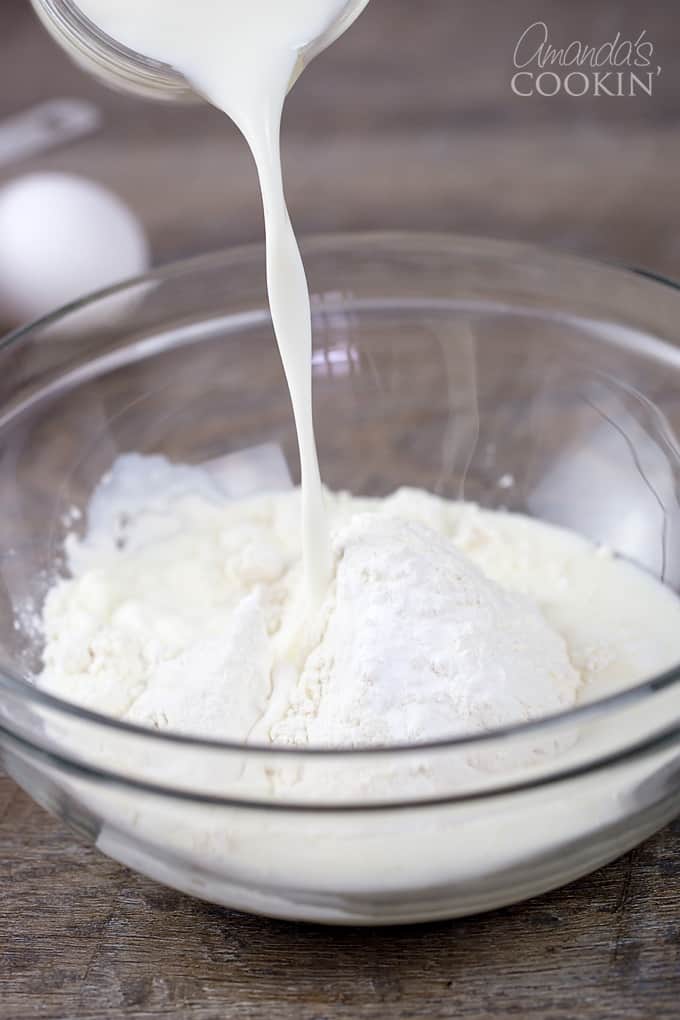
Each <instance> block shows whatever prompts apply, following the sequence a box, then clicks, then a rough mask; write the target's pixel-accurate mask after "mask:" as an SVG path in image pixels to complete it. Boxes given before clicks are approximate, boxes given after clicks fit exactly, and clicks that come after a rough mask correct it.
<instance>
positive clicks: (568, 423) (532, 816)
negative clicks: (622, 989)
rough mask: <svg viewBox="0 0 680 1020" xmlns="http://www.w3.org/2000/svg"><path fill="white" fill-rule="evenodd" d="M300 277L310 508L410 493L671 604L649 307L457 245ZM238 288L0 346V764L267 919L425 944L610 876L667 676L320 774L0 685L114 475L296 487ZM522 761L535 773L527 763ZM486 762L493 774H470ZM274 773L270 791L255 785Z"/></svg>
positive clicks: (377, 250) (249, 299)
mask: <svg viewBox="0 0 680 1020" xmlns="http://www.w3.org/2000/svg"><path fill="white" fill-rule="evenodd" d="M305 255H306V264H307V268H308V273H309V280H310V285H311V289H312V292H313V295H314V298H313V305H314V335H315V341H314V343H315V346H314V377H315V395H316V409H317V422H318V436H319V448H320V456H321V464H322V466H323V473H324V476H325V480H326V482H327V483H328V484H329V485H330V486H331V487H334V488H348V489H351V490H352V491H354V492H355V493H360V494H369V495H370V494H374V495H375V494H383V493H387V492H390V491H391V490H393V489H394V488H396V487H397V486H399V485H403V484H411V485H417V486H424V487H426V488H428V489H431V490H433V491H435V492H439V493H442V494H443V495H445V496H449V497H454V498H455V497H459V496H461V495H464V496H465V497H466V498H467V499H471V500H476V501H478V502H480V503H481V504H483V505H485V506H488V507H499V506H505V507H509V508H510V509H512V510H519V511H523V512H525V513H528V514H530V515H535V516H536V517H539V518H543V519H545V520H547V521H551V522H554V523H557V524H560V525H565V526H568V527H571V528H574V529H576V530H578V531H580V532H582V533H583V534H585V535H587V536H589V537H590V538H592V539H593V540H595V541H597V542H604V543H606V544H607V545H609V546H611V547H613V548H614V549H615V550H616V551H617V552H618V553H619V554H620V555H622V556H625V557H628V558H630V559H631V560H634V561H635V562H637V563H638V564H639V565H640V566H641V567H642V568H644V569H646V570H648V571H651V572H652V573H653V574H655V575H656V576H658V577H659V578H661V579H662V580H663V581H665V583H666V584H668V585H669V586H671V587H672V588H675V589H676V590H677V588H678V585H679V582H680V540H679V536H680V514H679V511H678V491H679V490H678V485H679V482H680V471H679V468H680V455H679V453H678V446H677V444H676V441H675V439H674V431H673V429H674V426H675V427H677V426H678V424H680V351H679V350H678V346H677V338H678V334H679V332H680V326H679V325H678V323H680V295H678V292H677V290H676V289H675V287H674V286H672V285H671V284H668V283H665V282H663V281H660V280H655V279H652V278H650V277H648V276H645V275H643V274H639V273H636V272H633V271H629V270H626V269H623V268H613V267H610V266H606V265H600V264H597V263H594V262H588V261H584V260H581V259H577V258H572V257H568V256H560V255H555V254H550V253H547V252H545V251H541V250H540V249H536V248H529V247H522V246H519V245H514V244H510V243H501V242H494V241H480V240H469V239H462V238H449V237H436V236H432V237H427V236H408V235H379V236H347V237H336V238H321V239H316V240H312V241H310V242H309V243H308V244H306V245H305ZM263 281H264V257H263V252H262V249H261V248H259V247H255V248H245V249H241V250H238V251H232V252H227V253H224V254H218V255H211V256H207V257H204V258H199V259H195V260H193V261H189V262H185V263H182V264H179V265H175V266H171V267H169V268H167V269H163V270H160V271H158V272H156V273H152V274H151V275H149V276H147V277H144V278H143V279H140V280H137V281H133V282H132V283H129V284H127V285H125V286H122V287H118V288H114V289H112V290H109V291H106V292H104V293H102V294H99V295H97V296H95V297H93V298H91V299H88V300H86V301H83V302H80V303H78V304H74V305H71V306H70V307H68V308H66V309H64V310H62V311H61V312H59V313H57V314H56V315H54V316H51V317H50V318H48V319H45V320H43V321H42V322H39V323H37V324H36V325H33V326H30V327H28V328H27V329H25V330H23V331H21V332H19V333H16V334H14V335H13V336H11V337H9V338H8V339H7V340H6V341H5V342H4V344H3V345H2V348H1V349H0V368H1V371H0V492H2V508H3V512H2V522H3V527H2V533H1V537H0V600H1V603H2V611H1V614H0V627H1V632H0V656H1V657H0V744H1V746H2V755H3V760H4V764H5V767H6V768H7V770H8V771H9V773H10V774H11V775H12V776H13V777H14V778H15V779H16V780H17V782H18V783H20V784H21V785H22V786H23V787H24V788H25V789H26V790H28V791H29V792H30V794H31V795H32V796H33V797H34V798H35V799H36V800H37V801H38V802H39V803H41V804H43V805H44V806H45V807H46V808H47V809H48V810H50V811H52V812H54V813H55V814H57V815H59V816H60V817H61V818H63V819H64V820H66V821H67V822H68V823H69V824H71V825H72V826H73V827H75V828H76V829H77V830H78V831H79V832H81V833H82V834H83V835H85V836H87V837H88V838H90V839H92V840H94V841H96V843H97V845H98V846H99V847H100V848H101V850H102V851H104V852H105V853H107V854H110V855H111V856H112V857H115V858H117V859H118V860H120V861H123V862H125V863H126V864H128V865H130V866H131V867H133V868H137V869H139V870H140V871H142V872H145V873H146V874H148V875H151V876H153V877H155V878H157V879H158V880H160V881H162V882H165V883H167V884H169V885H172V886H175V887H176V888H178V889H181V890H185V891H186V892H188V893H191V894H194V895H197V896H201V897H204V898H206V899H209V900H212V901H214V902H216V903H222V904H226V905H228V906H231V907H236V908H240V909H244V910H249V911H257V912H262V913H265V914H270V915H277V916H281V917H289V918H301V919H308V920H320V921H326V922H333V923H390V922H405V921H418V920H424V919H428V918H437V917H451V916H454V915H459V914H465V913H470V912H474V911H479V910H484V909H488V908H490V907H495V906H498V905H501V904H505V903H509V902H511V901H515V900H519V899H521V898H524V897H527V896H530V895H533V894H535V893H539V892H541V891H543V890H546V889H549V888H551V887H554V886H557V885H559V884H561V883H564V882H567V881H569V880H570V879H573V878H576V877H577V876H579V875H582V874H584V873H585V872H587V871H590V870H592V869H593V868H596V867H598V866H599V865H601V864H603V863H605V862H606V861H608V860H610V859H611V858H613V857H616V856H617V855H618V854H621V853H623V852H624V851H625V850H627V849H628V848H630V847H632V846H633V845H634V844H636V843H638V842H639V841H640V840H642V839H644V838H645V837H646V836H647V835H649V834H650V833H651V832H652V831H653V830H655V829H657V828H658V827H659V826H661V825H663V824H664V823H665V822H666V821H667V820H669V819H670V818H671V817H672V816H673V815H674V814H676V813H677V811H678V807H679V806H680V725H679V718H680V687H679V682H678V677H679V673H678V671H677V670H674V671H672V672H670V673H668V674H667V675H664V676H657V677H650V678H649V679H648V680H647V681H646V682H644V683H641V684H640V685H639V686H637V687H635V688H633V689H631V690H628V691H625V692H623V693H618V694H613V695H610V696H608V697H607V698H605V699H603V700H600V701H598V702H595V703H592V704H587V705H583V706H581V707H580V708H578V709H577V710H575V711H572V712H569V713H566V714H564V715H562V716H558V717H554V718H551V719H548V720H545V721H540V722H537V723H532V724H529V725H525V726H518V727H515V728H512V729H509V730H506V731H501V732H492V733H489V734H487V735H486V736H483V737H478V738H474V739H472V738H468V739H460V738H458V739H457V738H456V737H455V735H452V739H451V740H448V741H443V742H440V743H437V744H432V745H428V746H419V747H400V748H391V749H374V750H365V751H361V750H358V751H345V752H337V751H335V752H334V751H324V750H323V749H320V750H318V751H298V750H281V749H278V750H277V749H273V748H271V747H247V748H246V747H243V746H234V745H229V744H225V743H215V742H213V743H210V742H206V741H203V740H200V739H192V738H189V737H185V736H178V735H172V734H167V733H163V734H161V733H159V732H157V731H152V730H144V729H138V728H135V727H134V726H130V725H123V724H121V723H118V722H115V721H113V720H111V719H107V718H104V717H102V716H98V715H96V714H94V713H92V712H88V711H83V710H80V709H78V708H75V707H73V706H71V705H69V704H66V703H64V702H61V701H59V700H57V699H55V698H53V697H49V696H47V695H46V694H43V693H41V692H40V691H39V690H37V689H36V688H35V687H33V686H32V685H31V683H30V682H29V679H27V678H29V677H30V672H31V670H32V669H35V667H36V666H37V664H38V662H39V658H40V635H39V632H38V631H37V630H36V629H35V628H34V626H33V622H34V610H35V607H36V606H39V604H40V602H41V599H42V597H43V595H44V592H45V590H46V587H47V585H48V584H49V583H50V579H51V578H52V577H53V576H54V574H55V572H56V571H58V570H59V569H60V553H61V544H62V540H63V537H64V534H65V532H66V530H67V528H68V527H69V526H72V522H73V513H72V508H73V507H76V508H82V507H84V506H85V504H86V502H87V500H88V497H89V495H90V493H91V492H92V489H93V487H94V485H95V484H96V482H97V481H98V480H99V478H100V477H101V475H102V474H103V473H104V472H105V471H106V470H107V469H108V468H109V466H110V465H111V462H112V461H113V459H114V458H115V457H116V456H117V454H119V453H120V452H123V451H128V450H139V451H142V452H145V453H152V452H161V453H163V454H166V455H167V456H168V457H170V458H172V459H174V460H179V461H187V462H190V463H203V462H205V461H211V460H213V459H214V458H219V457H222V456H223V455H224V454H229V453H234V452H236V451H243V450H252V449H259V448H261V447H262V446H263V445H264V444H269V446H268V447H267V449H270V450H271V449H274V448H278V450H279V451H280V452H281V454H282V456H283V457H284V458H285V460H286V461H287V464H288V466H289V469H290V472H291V474H292V475H293V476H294V477H295V476H297V470H298V468H297V455H296V444H295V435H294V431H293V425H292V419H291V412H290V406H289V400H288V395H287V390H286V387H285V384H284V379H283V374H282V370H281V365H280V362H279V358H278V354H277V351H276V347H275V344H274V339H273V336H272V329H271V322H270V318H269V314H268V312H267V306H266V301H265V294H264V283H263ZM272 444H273V445H272ZM69 522H71V524H69ZM78 523H80V525H82V521H81V522H76V526H78ZM536 746H540V747H546V746H550V747H557V748H558V749H560V750H558V753H554V754H547V755H545V756H544V758H543V760H542V762H541V764H539V765H536V764H535V763H534V764H533V765H532V764H530V758H531V754H530V751H531V749H532V748H535V747H536ZM488 756H491V757H492V758H493V759H494V760H496V761H498V760H501V761H503V762H504V763H505V767H504V769H503V770H502V771H501V772H498V771H492V770H488V769H485V768H484V763H485V762H486V761H489V760H490V757H488ZM470 760H473V761H475V762H477V763H479V764H480V768H479V769H478V770H477V771H476V772H474V773H470V774H474V775H476V776H477V778H476V779H474V781H473V780H470V779H469V778H468V779H466V780H465V781H461V780H460V779H459V778H456V777H457V776H459V772H458V769H457V767H456V766H457V764H459V763H460V762H461V761H470ZM419 766H424V767H427V768H430V769H432V771H433V774H434V775H435V776H436V782H435V784H434V786H431V787H429V788H428V790H427V793H426V794H424V793H423V791H422V789H419V788H418V785H417V783H416V784H413V785H411V784H410V783H409V782H408V781H404V782H403V784H402V785H401V793H400V795H399V796H392V797H389V798H387V799H386V798H385V795H384V789H385V787H384V784H383V783H382V779H383V778H384V776H385V775H386V774H389V775H392V776H397V777H400V776H407V775H409V774H412V773H413V771H414V770H417V769H418V767H419ZM281 771H283V772H284V773H285V775H286V776H287V777H288V780H289V781H288V782H287V783H285V784H276V783H275V782H274V781H273V777H275V776H276V775H277V774H279V773H280V772H281ZM319 789H324V790H325V791H326V793H325V794H324V797H323V799H320V797H319V794H318V790H319ZM315 791H316V792H315ZM380 791H383V792H382V793H381V792H380Z"/></svg>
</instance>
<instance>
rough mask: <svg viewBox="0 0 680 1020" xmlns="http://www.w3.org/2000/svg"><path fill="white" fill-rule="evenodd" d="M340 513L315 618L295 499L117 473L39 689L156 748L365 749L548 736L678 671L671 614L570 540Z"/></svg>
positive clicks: (58, 600) (639, 576) (133, 464)
mask: <svg viewBox="0 0 680 1020" xmlns="http://www.w3.org/2000/svg"><path fill="white" fill-rule="evenodd" d="M150 481H151V483H152V484H149V483H150ZM327 503H328V507H329V516H330V521H331V528H332V533H333V535H334V539H333V551H334V565H333V575H332V580H331V584H330V586H329V588H328V592H327V595H326V598H325V600H324V601H323V603H322V604H321V607H320V608H319V610H318V613H316V614H314V615H312V616H311V617H309V616H308V615H306V614H305V613H304V611H303V610H304V607H305V585H304V571H303V568H302V548H301V541H300V536H299V529H298V528H297V527H296V526H295V524H296V521H297V520H298V515H299V512H300V493H299V491H298V490H290V491H287V492H280V493H276V494H270V495H267V494H265V495H260V496H255V497H252V498H250V499H240V500H230V499H228V498H227V496H226V495H225V491H224V488H223V487H222V486H221V485H220V483H219V481H218V480H216V478H214V477H213V476H210V475H209V474H208V473H207V472H204V471H203V470H202V469H198V468H188V467H184V466H174V465H171V464H169V463H168V462H167V461H166V460H165V459H164V458H161V457H152V458H145V457H141V456H138V455H128V456H126V457H123V458H120V459H119V461H118V462H117V463H116V465H114V469H113V471H112V472H111V474H110V475H109V476H107V478H106V479H104V480H103V482H102V484H101V485H100V486H99V488H98V490H97V491H96V492H95V494H94V496H93V499H92V501H91V504H90V508H89V512H88V526H87V531H86V533H85V535H84V536H82V537H76V536H75V535H72V536H71V537H70V538H69V540H68V542H67V556H68V562H69V568H70V571H71V575H72V576H71V577H69V578H66V579H62V580H60V581H58V582H57V583H56V584H55V585H54V586H53V588H52V590H51V591H50V592H49V594H48V597H47V599H46V602H45V606H44V612H43V621H42V622H43V631H44V637H45V652H44V669H43V671H42V673H41V675H40V677H39V678H38V682H39V683H40V684H41V686H43V687H44V688H46V689H48V690H50V691H52V692H54V693H56V694H59V695H60V696H62V697H65V698H67V699H69V700H72V701H75V702H77V703H79V704H83V705H86V706H88V707H90V708H93V709H96V710H98V711H101V712H103V713H106V714H110V715H114V716H116V717H118V718H121V719H128V720H130V721H133V722H136V723H141V724H143V725H148V726H153V727H155V728H158V729H161V730H169V731H175V732H185V733H190V734H193V735H197V736H204V737H212V738H222V739H230V740H235V741H242V742H248V741H250V742H257V743H272V744H282V745H295V746H300V747H314V746H336V747H337V746H341V747H345V746H353V747H356V746H362V745H377V744H386V745H389V744H395V743H412V742H419V741H426V740H431V739H436V738H441V737H447V736H453V735H462V734H477V733H482V732H484V731H486V730H489V729H492V728H494V727H497V726H505V725H511V724H514V723H518V722H523V721H526V720H529V719H535V718H539V717H541V716H544V715H549V714H552V713H554V712H558V711H561V710H564V709H566V708H569V707H571V706H573V705H574V704H575V703H577V701H581V700H584V699H587V698H589V697H594V696H597V695H598V694H602V693H605V692H606V691H608V690H610V689H619V688H621V687H625V686H628V685H630V684H632V683H634V682H636V681H638V680H640V679H642V678H644V677H645V676H647V675H652V674H654V673H657V672H659V671H661V670H662V669H664V668H666V667H667V666H670V665H671V664H673V663H674V662H675V661H676V660H677V658H678V638H677V634H678V632H679V628H678V622H680V607H679V605H678V602H677V600H676V599H675V598H674V596H673V595H672V593H671V592H670V591H668V590H667V589H665V588H664V587H663V586H661V585H659V584H658V583H656V582H654V581H653V580H652V579H651V578H648V577H647V576H646V575H644V574H643V573H642V572H640V571H638V570H636V569H635V568H633V567H630V566H629V565H627V564H625V563H622V562H620V561H617V560H616V559H614V558H612V557H611V556H610V555H606V554H602V552H601V551H600V550H598V549H596V548H595V547H593V546H591V545H590V544H589V543H587V542H586V541H585V540H583V539H581V538H579V537H578V536H576V535H573V534H571V533H568V532H565V531H562V530H561V529H556V528H552V527H550V526H548V525H545V524H541V523H539V522H536V521H532V520H529V519H528V518H523V517H520V516H516V515H512V514H506V513H494V512H491V511H483V510H481V509H479V508H478V507H475V506H473V505H471V504H465V503H450V502H447V501H445V500H442V499H438V498H437V497H435V496H431V495H429V494H427V493H425V492H420V491H416V490H408V489H405V490H400V491H399V492H398V493H395V494H394V495H393V496H391V497H389V498H387V499H384V500H366V499H355V498H353V497H350V496H347V495H343V494H339V495H332V494H330V493H329V494H327ZM544 751H545V748H542V747H540V746H538V745H537V748H536V752H537V753H539V752H540V753H543V752H544ZM500 764H502V763H500ZM484 767H485V768H486V767H488V762H486V763H485V764H484ZM499 767H500V765H499Z"/></svg>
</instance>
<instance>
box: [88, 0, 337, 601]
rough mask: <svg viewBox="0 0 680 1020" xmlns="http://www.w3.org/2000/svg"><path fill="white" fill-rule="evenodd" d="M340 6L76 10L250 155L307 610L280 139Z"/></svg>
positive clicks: (303, 368)
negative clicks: (197, 96)
mask: <svg viewBox="0 0 680 1020" xmlns="http://www.w3.org/2000/svg"><path fill="white" fill-rule="evenodd" d="M353 6H355V5H352V4H349V3H348V2H347V0H285V2H284V0H194V2H192V3H190V4H189V3H187V2H186V0H79V7H80V8H81V10H82V11H83V13H84V14H85V15H87V17H89V18H90V20H91V21H93V22H94V23H95V24H96V25H97V26H98V27H99V28H100V29H102V30H103V31H104V32H105V33H106V34H107V35H110V36H112V37H113V38H114V39H116V40H117V41H118V42H121V43H123V44H124V45H125V46H127V47H129V48H130V49H133V50H135V51H136V52H138V53H141V54H144V55H145V56H147V57H152V58H153V59H155V60H158V61H161V62H163V63H166V64H170V65H171V66H172V67H174V68H175V69H176V70H178V71H179V72H180V73H181V74H182V75H184V77H185V78H187V80H188V81H190V82H191V84H192V85H193V87H194V88H195V89H196V90H197V91H199V92H201V93H202V94H203V95H204V96H205V97H206V98H207V99H208V100H209V101H210V102H211V103H213V104H214V105H215V106H217V107H218V108H219V109H220V110H222V111H223V112H224V113H226V114H227V115H228V116H229V117H231V118H232V120H233V121H234V122H235V123H236V124H237V125H238V127H239V128H240V130H241V131H242V132H243V135H244V136H245V138H246V141H247V142H248V145H249V146H250V149H251V151H252V153H253V157H254V159H255V163H256V166H257V172H258V176H259V180H260V188H261V191H262V202H263V206H264V219H265V231H266V238H267V289H268V293H269V304H270V309H271V315H272V322H273V325H274V332H275V334H276V339H277V343H278V346H279V351H280V353H281V360H282V362H283V367H284V371H285V374H286V380H287V383H288V388H289V391H290V396H291V401H292V405H293V414H294V417H295V427H296V430H297V437H298V446H299V450H300V468H301V476H302V493H303V499H302V529H303V559H304V565H305V573H306V577H307V590H308V596H309V598H310V601H311V603H312V604H315V603H318V601H319V600H320V598H321V597H322V595H323V593H324V591H325V589H326V587H327V584H328V579H329V577H330V571H331V554H330V542H329V532H328V520H327V514H326V509H325V506H324V497H323V491H322V488H321V476H320V472H319V461H318V456H317V451H316V440H315V437H314V420H313V410H312V370H311V360H312V327H311V311H310V302H309V291H308V287H307V280H306V276H305V270H304V266H303V264H302V258H301V256H300V250H299V248H298V244H297V241H296V239H295V234H294V232H293V227H292V225H291V222H290V217H289V215H288V210H287V207H286V201H285V195H284V190H283V178H282V171H281V154H280V146H279V134H280V126H281V114H282V111H283V104H284V101H285V97H286V93H287V92H288V89H289V87H290V85H291V82H292V81H293V80H294V78H295V77H296V75H297V74H298V73H299V70H300V67H301V63H302V62H303V60H304V54H305V52H306V51H308V50H309V48H311V47H313V46H314V44H315V43H316V42H317V41H318V40H319V39H320V38H321V37H322V36H325V35H326V34H327V33H331V32H332V30H333V29H334V27H336V26H338V25H339V24H342V23H343V18H344V17H346V15H347V12H348V9H349V8H351V7H353Z"/></svg>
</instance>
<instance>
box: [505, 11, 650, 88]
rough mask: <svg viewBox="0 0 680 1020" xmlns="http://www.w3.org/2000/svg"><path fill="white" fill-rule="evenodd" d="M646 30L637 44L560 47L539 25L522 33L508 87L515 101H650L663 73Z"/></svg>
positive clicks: (629, 41) (618, 36) (614, 41)
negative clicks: (560, 98)
mask: <svg viewBox="0 0 680 1020" xmlns="http://www.w3.org/2000/svg"><path fill="white" fill-rule="evenodd" d="M653 56H654V45H653V43H652V42H651V41H650V40H649V39H648V38H647V32H646V30H643V31H642V32H640V34H639V35H638V36H637V38H636V39H623V38H622V37H621V33H620V32H617V33H616V35H615V37H614V38H613V39H610V40H608V41H606V42H603V43H600V44H597V45H595V46H591V45H588V44H586V43H583V42H581V41H580V40H578V39H575V40H574V41H573V42H570V43H569V44H568V45H567V46H561V47H559V48H558V47H556V46H554V45H553V44H552V42H551V40H550V33H549V32H548V26H547V25H546V23H545V22H544V21H535V22H534V23H533V25H529V27H528V28H527V29H525V31H524V32H522V34H521V36H520V37H519V40H518V42H517V45H516V46H515V52H514V55H513V64H514V67H515V73H514V74H513V76H512V79H511V82H510V85H511V87H512V91H513V92H514V93H515V95H517V96H536V95H538V96H556V95H558V93H560V92H564V93H566V94H567V95H569V96H587V95H592V96H638V95H647V96H651V95H652V92H653V87H654V80H655V79H656V78H658V77H659V75H660V74H661V67H660V66H659V65H658V64H655V63H654V60H653Z"/></svg>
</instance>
